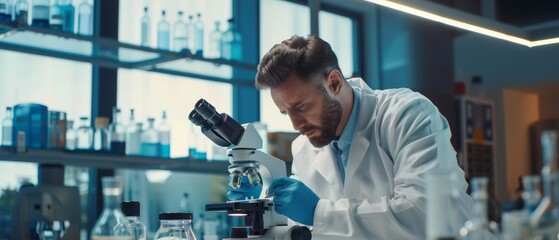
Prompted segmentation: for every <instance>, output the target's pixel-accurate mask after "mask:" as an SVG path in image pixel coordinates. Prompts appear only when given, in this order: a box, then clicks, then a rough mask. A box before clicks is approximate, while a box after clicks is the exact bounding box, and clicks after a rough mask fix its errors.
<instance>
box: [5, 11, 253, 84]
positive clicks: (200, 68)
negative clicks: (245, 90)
mask: <svg viewBox="0 0 559 240" xmlns="http://www.w3.org/2000/svg"><path fill="white" fill-rule="evenodd" d="M0 49H4V50H11V51H16V52H22V53H29V54H34V55H41V56H48V57H54V58H59V59H66V60H71V61H78V62H85V63H91V64H96V65H98V66H102V67H108V68H115V69H116V68H126V69H141V70H145V71H151V72H158V73H164V74H170V75H176V76H182V77H189V78H196V79H203V80H210V81H216V82H225V83H231V84H233V85H240V86H252V85H253V81H252V80H249V79H235V78H234V77H233V70H234V69H237V70H241V69H242V70H246V71H249V72H254V73H255V72H256V64H249V63H243V62H239V61H230V60H225V59H221V58H220V59H208V58H204V57H201V56H197V55H193V54H191V53H190V52H188V51H182V52H173V51H167V50H161V49H154V48H149V47H144V46H137V45H134V44H130V43H123V42H119V41H116V40H113V39H110V38H104V37H96V36H83V35H77V34H73V33H68V32H62V31H55V30H51V29H45V28H39V27H33V26H18V25H17V24H16V23H14V22H0Z"/></svg>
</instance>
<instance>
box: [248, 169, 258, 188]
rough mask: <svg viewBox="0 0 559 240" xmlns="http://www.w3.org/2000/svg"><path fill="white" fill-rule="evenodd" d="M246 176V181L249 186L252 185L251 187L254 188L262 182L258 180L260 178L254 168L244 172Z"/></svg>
mask: <svg viewBox="0 0 559 240" xmlns="http://www.w3.org/2000/svg"><path fill="white" fill-rule="evenodd" d="M246 175H247V177H248V181H249V182H250V184H252V186H256V185H258V184H260V183H261V182H262V181H261V180H260V177H259V176H258V172H257V171H256V169H254V168H249V169H248V170H247V171H246Z"/></svg>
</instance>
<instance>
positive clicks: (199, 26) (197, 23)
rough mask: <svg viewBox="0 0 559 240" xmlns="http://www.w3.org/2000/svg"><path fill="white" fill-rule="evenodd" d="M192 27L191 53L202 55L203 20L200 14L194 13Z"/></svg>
mask: <svg viewBox="0 0 559 240" xmlns="http://www.w3.org/2000/svg"><path fill="white" fill-rule="evenodd" d="M192 25H193V27H194V35H193V36H192V41H193V48H192V49H191V50H192V54H194V55H197V56H203V55H204V21H202V14H201V13H198V14H196V20H194V22H192Z"/></svg>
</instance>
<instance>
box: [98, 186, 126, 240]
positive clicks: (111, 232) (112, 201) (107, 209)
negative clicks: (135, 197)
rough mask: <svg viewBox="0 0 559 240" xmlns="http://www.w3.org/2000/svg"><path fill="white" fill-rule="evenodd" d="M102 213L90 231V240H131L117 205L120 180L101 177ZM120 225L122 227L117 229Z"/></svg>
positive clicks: (119, 199) (120, 195)
mask: <svg viewBox="0 0 559 240" xmlns="http://www.w3.org/2000/svg"><path fill="white" fill-rule="evenodd" d="M101 181H102V184H103V206H104V208H103V212H101V215H100V216H99V218H98V219H97V221H96V222H95V225H94V226H93V228H92V229H91V240H117V239H118V240H121V239H122V240H124V239H127V240H132V239H134V237H133V235H132V233H131V231H130V227H129V226H128V225H127V224H125V221H126V219H125V218H124V214H123V213H122V212H121V210H120V208H119V205H120V202H121V199H122V180H121V179H120V178H119V177H103V178H102V180H101ZM118 225H122V226H123V227H117V226H118Z"/></svg>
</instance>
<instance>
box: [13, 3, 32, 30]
mask: <svg viewBox="0 0 559 240" xmlns="http://www.w3.org/2000/svg"><path fill="white" fill-rule="evenodd" d="M15 7H16V9H15V15H16V22H17V24H18V25H20V26H27V24H29V23H28V22H27V21H28V20H29V3H28V2H27V0H19V1H17V3H16V6H15Z"/></svg>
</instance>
